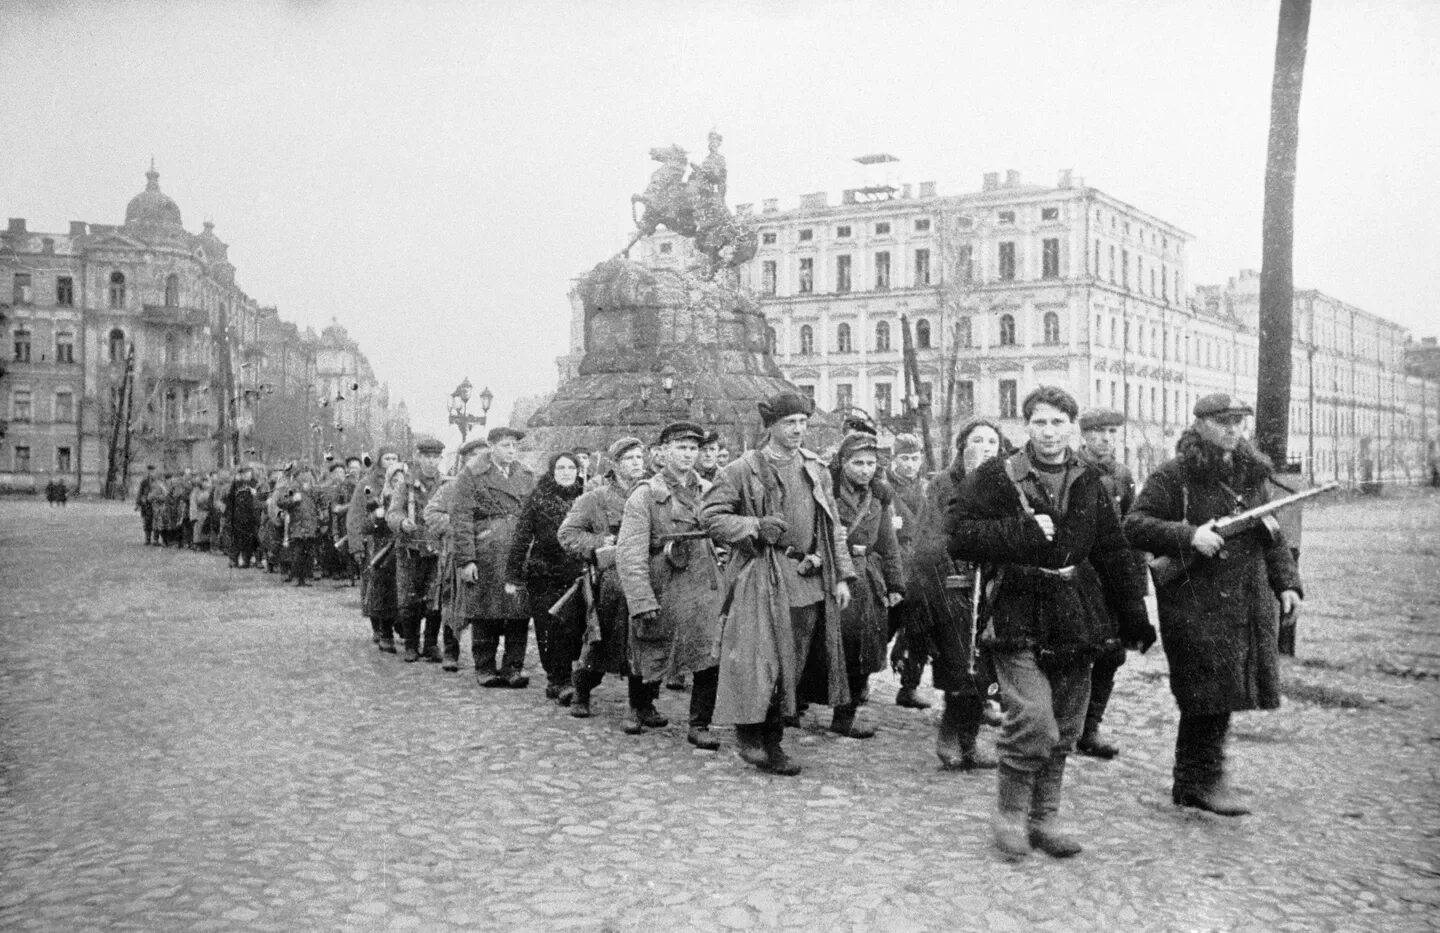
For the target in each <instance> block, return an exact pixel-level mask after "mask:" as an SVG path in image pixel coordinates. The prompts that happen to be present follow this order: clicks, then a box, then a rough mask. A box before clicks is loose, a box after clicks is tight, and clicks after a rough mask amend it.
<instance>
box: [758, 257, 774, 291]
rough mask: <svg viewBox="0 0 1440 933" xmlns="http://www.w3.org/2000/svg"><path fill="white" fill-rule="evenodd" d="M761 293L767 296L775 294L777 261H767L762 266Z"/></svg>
mask: <svg viewBox="0 0 1440 933" xmlns="http://www.w3.org/2000/svg"><path fill="white" fill-rule="evenodd" d="M760 291H761V292H762V293H763V294H766V295H773V294H775V260H773V259H767V260H765V261H764V262H762V263H761V264H760Z"/></svg>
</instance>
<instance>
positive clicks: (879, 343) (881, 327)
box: [875, 321, 890, 353]
mask: <svg viewBox="0 0 1440 933" xmlns="http://www.w3.org/2000/svg"><path fill="white" fill-rule="evenodd" d="M889 349H890V322H889V321H877V322H876V323H875V352H877V353H885V352H888V351H889Z"/></svg>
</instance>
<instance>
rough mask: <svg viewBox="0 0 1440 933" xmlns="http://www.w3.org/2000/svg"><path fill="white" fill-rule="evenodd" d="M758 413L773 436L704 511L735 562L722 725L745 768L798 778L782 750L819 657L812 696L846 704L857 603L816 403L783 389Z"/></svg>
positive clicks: (732, 472) (729, 569) (728, 597)
mask: <svg viewBox="0 0 1440 933" xmlns="http://www.w3.org/2000/svg"><path fill="white" fill-rule="evenodd" d="M759 408H760V420H761V421H762V422H763V423H764V425H765V428H766V430H767V431H768V432H769V437H768V439H767V440H766V442H765V445H764V446H763V447H761V448H760V449H758V450H749V451H746V452H745V453H744V454H742V455H741V456H739V457H738V458H736V459H735V461H734V462H732V463H730V464H728V465H727V466H725V467H724V468H722V469H721V470H720V473H719V474H718V475H717V476H716V481H715V485H714V486H712V487H711V488H710V490H709V492H707V493H706V494H705V506H704V510H703V512H702V513H701V515H702V521H703V523H704V526H705V530H706V531H707V532H708V533H709V534H710V537H711V538H712V539H713V540H714V541H715V542H716V543H718V544H721V545H725V546H728V547H730V548H731V555H732V556H731V558H730V561H729V563H728V564H727V565H726V568H725V569H726V594H725V600H724V604H723V607H724V611H725V615H724V617H723V622H722V627H721V634H720V685H719V689H718V695H717V697H716V704H715V707H716V708H715V721H716V722H727V723H735V739H736V743H737V746H738V747H737V749H736V750H737V751H738V753H739V755H740V757H741V759H743V760H744V761H745V762H747V763H748V764H751V765H754V766H755V767H757V768H759V769H760V770H762V771H769V772H771V773H773V774H784V775H794V774H799V773H800V764H799V763H798V762H796V761H794V760H793V759H791V758H790V757H789V756H788V755H786V754H785V750H784V749H783V748H782V747H781V744H780V743H781V740H782V739H783V737H784V734H785V732H784V730H785V717H790V716H794V715H795V714H796V712H797V705H796V692H797V690H796V688H797V686H798V685H799V682H800V677H801V673H802V670H803V668H804V667H805V665H806V661H807V659H810V658H812V654H813V659H814V663H815V664H816V665H817V671H818V674H819V677H820V680H822V681H823V683H824V687H822V688H820V693H821V694H822V695H817V696H814V697H813V699H815V700H817V701H818V702H821V703H825V702H828V703H829V704H830V705H831V706H836V707H839V706H846V705H848V704H849V703H850V700H851V698H850V689H849V684H848V682H847V677H846V670H845V648H844V641H843V634H842V631H841V627H840V617H841V612H842V611H843V610H844V609H845V607H847V606H849V605H850V583H849V581H851V580H853V579H855V567H854V565H853V564H852V563H851V560H850V549H849V548H847V547H846V546H845V530H844V528H843V527H841V526H840V524H839V518H838V515H837V511H836V507H835V496H834V494H833V493H832V491H831V481H830V472H829V470H827V469H826V468H825V466H824V464H823V463H821V461H820V458H819V457H818V456H816V455H815V454H814V453H812V452H811V451H809V450H806V449H804V448H803V447H802V446H801V445H802V444H803V442H804V440H805V432H806V430H807V428H808V427H809V424H810V415H811V414H812V413H813V412H814V410H815V404H814V402H812V401H810V399H808V398H806V397H805V396H803V395H800V394H799V393H796V392H781V393H779V394H777V395H774V396H772V397H770V398H768V399H766V400H765V401H763V402H761V403H760V405H759ZM815 640H818V642H819V644H817V645H815V646H814V650H813V652H812V641H815ZM806 699H811V697H807V698H806Z"/></svg>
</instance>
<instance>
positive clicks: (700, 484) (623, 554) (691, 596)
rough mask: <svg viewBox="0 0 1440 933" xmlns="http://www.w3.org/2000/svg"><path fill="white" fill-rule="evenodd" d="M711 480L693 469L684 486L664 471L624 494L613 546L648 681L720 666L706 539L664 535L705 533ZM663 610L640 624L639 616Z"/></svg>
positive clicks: (633, 647) (640, 667)
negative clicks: (704, 504) (706, 497)
mask: <svg viewBox="0 0 1440 933" xmlns="http://www.w3.org/2000/svg"><path fill="white" fill-rule="evenodd" d="M709 488H710V484H709V483H707V482H706V481H705V480H703V479H701V478H700V475H699V474H698V473H696V472H694V471H691V473H690V475H689V476H688V477H685V478H684V488H680V489H677V488H675V480H674V478H673V477H672V476H670V474H668V473H667V472H665V471H663V470H662V471H661V472H659V473H656V474H655V475H654V476H652V477H650V478H649V479H648V480H645V481H644V482H642V483H640V484H638V485H637V486H636V487H635V489H634V490H632V491H631V493H630V497H629V498H628V499H626V500H625V515H624V518H623V519H622V520H621V522H620V538H619V541H618V549H617V552H616V571H617V572H618V574H619V576H620V588H621V589H622V590H623V591H624V593H625V602H626V604H627V606H628V608H629V611H630V615H631V616H632V619H631V623H630V664H631V667H632V669H633V670H634V671H635V673H636V674H638V675H640V676H641V677H642V678H644V679H645V680H647V681H656V680H661V679H668V678H673V677H676V676H678V675H681V674H687V673H693V672H694V671H703V670H706V669H707V668H711V667H714V666H715V647H716V644H715V643H716V641H717V637H718V635H719V633H720V595H721V594H720V572H719V570H718V569H717V568H716V564H715V545H714V544H713V543H712V542H711V541H710V540H709V539H707V538H698V539H692V540H672V541H671V542H669V550H668V552H667V549H666V544H667V542H666V541H665V540H663V539H664V537H665V536H666V535H675V534H682V533H687V532H689V533H694V532H701V531H702V528H701V526H700V507H701V499H702V497H703V496H704V495H705V492H706V491H707V490H709ZM652 611H653V612H656V613H658V614H657V616H656V617H655V619H653V620H652V621H649V622H647V623H646V624H644V625H643V626H641V625H637V624H636V622H635V621H634V618H633V617H634V616H638V615H640V614H641V613H645V612H652Z"/></svg>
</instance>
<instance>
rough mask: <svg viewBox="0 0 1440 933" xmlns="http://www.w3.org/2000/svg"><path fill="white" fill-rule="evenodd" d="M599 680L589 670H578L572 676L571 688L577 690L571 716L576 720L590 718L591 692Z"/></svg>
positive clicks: (572, 703) (571, 704)
mask: <svg viewBox="0 0 1440 933" xmlns="http://www.w3.org/2000/svg"><path fill="white" fill-rule="evenodd" d="M598 682H599V680H598V678H596V676H595V674H594V673H593V672H591V671H587V670H578V671H576V672H575V673H574V674H572V675H570V683H571V686H573V687H574V689H575V698H574V700H573V701H572V702H571V703H570V715H571V716H574V717H575V718H576V719H589V718H590V691H591V690H594V689H595V684H596V683H598Z"/></svg>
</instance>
